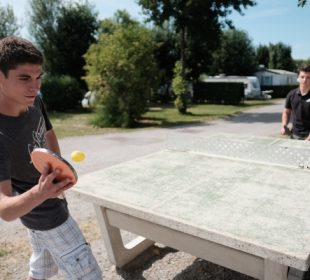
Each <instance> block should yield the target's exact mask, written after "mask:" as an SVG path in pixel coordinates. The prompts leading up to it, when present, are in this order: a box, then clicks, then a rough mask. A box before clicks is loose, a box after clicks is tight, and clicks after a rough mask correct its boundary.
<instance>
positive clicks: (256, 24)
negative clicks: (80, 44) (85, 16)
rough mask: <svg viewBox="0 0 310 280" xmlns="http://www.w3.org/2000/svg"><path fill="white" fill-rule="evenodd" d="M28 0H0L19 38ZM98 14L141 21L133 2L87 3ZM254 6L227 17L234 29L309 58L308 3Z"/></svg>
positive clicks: (266, 0)
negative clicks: (10, 9) (16, 21)
mask: <svg viewBox="0 0 310 280" xmlns="http://www.w3.org/2000/svg"><path fill="white" fill-rule="evenodd" d="M28 1H29V0H0V5H1V6H2V7H3V6H6V5H7V4H9V5H11V6H12V7H13V10H14V13H15V16H16V17H17V18H18V19H19V23H20V24H22V25H23V26H24V28H23V29H22V32H21V34H20V35H22V36H24V37H29V35H28V33H27V29H26V27H25V26H27V10H29V8H28ZM89 2H90V3H92V4H93V5H94V7H95V10H96V11H98V13H99V18H100V19H104V18H108V17H112V16H113V15H114V13H115V12H116V11H117V10H118V9H121V10H123V9H125V10H127V12H128V13H129V14H130V15H131V16H132V17H133V18H135V19H137V20H140V21H142V20H143V18H144V17H143V15H142V12H141V8H140V6H139V5H138V4H136V1H135V0H89ZM256 2H257V5H256V6H254V7H248V8H247V9H245V10H243V12H244V15H243V16H241V15H239V14H238V13H233V14H232V15H230V16H229V18H230V19H232V21H233V24H234V26H235V27H236V28H237V29H240V30H243V31H246V32H247V34H248V36H249V38H250V39H251V41H252V43H253V46H254V47H257V46H258V45H259V44H262V45H269V44H270V43H271V44H277V43H279V42H282V43H284V44H285V45H288V46H290V47H291V48H292V57H293V58H294V59H310V29H309V26H310V0H308V4H307V5H306V6H305V7H303V8H300V7H298V6H297V2H298V0H257V1H256Z"/></svg>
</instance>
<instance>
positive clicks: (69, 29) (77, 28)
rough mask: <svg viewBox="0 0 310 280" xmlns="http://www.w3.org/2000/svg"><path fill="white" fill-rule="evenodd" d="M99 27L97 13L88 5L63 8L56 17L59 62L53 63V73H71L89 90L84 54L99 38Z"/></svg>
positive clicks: (56, 44)
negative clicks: (85, 79)
mask: <svg viewBox="0 0 310 280" xmlns="http://www.w3.org/2000/svg"><path fill="white" fill-rule="evenodd" d="M97 29H98V20H97V14H96V12H94V11H93V10H92V7H91V6H89V5H88V4H78V3H74V4H69V5H67V6H64V7H62V9H61V12H60V14H59V16H58V18H57V27H56V36H55V46H54V47H55V50H56V57H55V58H54V61H55V62H56V63H55V64H53V65H52V69H51V70H52V72H53V73H57V74H59V75H70V76H71V77H74V78H75V79H76V80H77V81H79V82H80V85H81V86H82V88H85V89H86V84H85V82H84V80H82V79H81V77H83V76H85V71H84V69H83V67H84V65H85V60H84V58H83V55H84V54H85V53H86V52H87V50H88V48H89V46H90V45H91V44H92V43H94V42H95V41H96V35H97V34H96V32H97Z"/></svg>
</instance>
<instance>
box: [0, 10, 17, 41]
mask: <svg viewBox="0 0 310 280" xmlns="http://www.w3.org/2000/svg"><path fill="white" fill-rule="evenodd" d="M18 30H19V25H18V24H17V19H16V17H15V15H14V11H13V8H12V7H11V6H10V5H7V6H6V7H1V5H0V38H4V37H7V36H12V35H15V34H16V33H17V31H18Z"/></svg>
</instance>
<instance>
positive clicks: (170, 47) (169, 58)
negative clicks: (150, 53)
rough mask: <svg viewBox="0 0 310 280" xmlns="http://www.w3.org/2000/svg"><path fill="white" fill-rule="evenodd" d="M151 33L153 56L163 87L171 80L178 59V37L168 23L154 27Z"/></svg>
mask: <svg viewBox="0 0 310 280" xmlns="http://www.w3.org/2000/svg"><path fill="white" fill-rule="evenodd" d="M152 32H153V34H154V40H155V42H156V46H157V48H156V49H155V53H154V55H155V59H156V61H157V63H158V67H159V69H160V72H161V84H162V85H164V84H167V83H169V81H171V80H172V78H173V69H174V66H175V63H176V62H177V60H178V59H179V57H180V52H179V50H178V48H177V45H178V36H177V35H176V34H175V32H174V31H173V29H172V26H171V23H169V22H168V21H167V22H164V23H163V25H162V26H161V27H158V26H155V27H154V28H153V29H152Z"/></svg>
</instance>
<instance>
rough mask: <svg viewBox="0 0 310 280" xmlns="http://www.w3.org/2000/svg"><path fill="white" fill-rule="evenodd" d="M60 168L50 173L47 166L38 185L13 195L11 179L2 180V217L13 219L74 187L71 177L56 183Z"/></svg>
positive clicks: (0, 199)
mask: <svg viewBox="0 0 310 280" xmlns="http://www.w3.org/2000/svg"><path fill="white" fill-rule="evenodd" d="M58 172H59V171H58V170H55V171H53V172H51V173H49V167H48V166H46V167H45V169H44V172H43V173H42V175H41V177H40V179H39V182H38V184H37V185H35V186H34V187H32V188H31V189H29V190H28V191H26V192H24V193H22V194H20V195H16V196H12V184H11V180H4V181H1V182H0V218H2V219H3V220H5V221H12V220H15V219H17V218H19V217H21V216H24V215H25V214H27V213H29V212H30V211H31V210H32V209H33V208H35V207H37V206H38V205H40V204H41V203H42V202H44V201H45V200H47V199H50V198H56V197H58V196H59V195H60V194H61V193H62V192H63V191H65V190H67V189H69V188H70V187H72V184H70V180H69V179H65V180H62V181H60V182H57V183H54V179H55V178H56V176H57V174H58Z"/></svg>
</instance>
